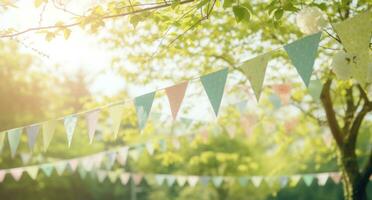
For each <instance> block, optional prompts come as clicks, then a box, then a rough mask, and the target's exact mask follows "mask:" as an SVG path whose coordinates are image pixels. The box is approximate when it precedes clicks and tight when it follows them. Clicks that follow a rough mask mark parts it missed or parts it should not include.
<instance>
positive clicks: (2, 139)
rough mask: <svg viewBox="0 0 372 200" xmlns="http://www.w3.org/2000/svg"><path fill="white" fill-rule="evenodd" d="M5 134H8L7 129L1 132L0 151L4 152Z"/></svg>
mask: <svg viewBox="0 0 372 200" xmlns="http://www.w3.org/2000/svg"><path fill="white" fill-rule="evenodd" d="M5 135H6V132H5V131H3V132H0V153H1V152H3V148H4V140H5Z"/></svg>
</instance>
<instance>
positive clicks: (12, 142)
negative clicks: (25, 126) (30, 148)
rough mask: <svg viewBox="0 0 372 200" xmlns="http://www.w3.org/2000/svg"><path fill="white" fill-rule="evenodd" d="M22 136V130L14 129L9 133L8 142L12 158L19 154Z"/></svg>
mask: <svg viewBox="0 0 372 200" xmlns="http://www.w3.org/2000/svg"><path fill="white" fill-rule="evenodd" d="M21 134H22V128H17V129H12V130H9V131H8V142H9V146H10V153H11V155H12V158H13V157H14V156H15V154H16V152H17V148H18V145H19V141H20V138H21Z"/></svg>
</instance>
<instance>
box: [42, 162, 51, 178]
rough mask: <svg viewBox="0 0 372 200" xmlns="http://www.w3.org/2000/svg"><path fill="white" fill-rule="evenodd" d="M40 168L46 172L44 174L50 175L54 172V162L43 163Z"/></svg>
mask: <svg viewBox="0 0 372 200" xmlns="http://www.w3.org/2000/svg"><path fill="white" fill-rule="evenodd" d="M40 169H41V171H43V172H44V174H45V175H46V176H47V177H49V176H51V175H52V173H53V165H52V164H43V165H40Z"/></svg>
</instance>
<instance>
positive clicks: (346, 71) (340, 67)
mask: <svg viewBox="0 0 372 200" xmlns="http://www.w3.org/2000/svg"><path fill="white" fill-rule="evenodd" d="M353 65H354V64H353V62H352V56H351V55H349V54H347V53H345V52H344V51H338V52H337V53H336V54H334V55H333V59H332V63H331V67H332V69H333V72H334V73H335V74H336V76H337V78H339V79H341V80H347V79H350V78H351V75H352V68H353Z"/></svg>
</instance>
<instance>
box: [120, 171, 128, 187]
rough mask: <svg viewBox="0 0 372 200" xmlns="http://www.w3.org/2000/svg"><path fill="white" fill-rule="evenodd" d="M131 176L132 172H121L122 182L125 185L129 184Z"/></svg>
mask: <svg viewBox="0 0 372 200" xmlns="http://www.w3.org/2000/svg"><path fill="white" fill-rule="evenodd" d="M129 178H130V174H128V173H122V174H120V182H121V184H123V185H127V184H128V181H129Z"/></svg>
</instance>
